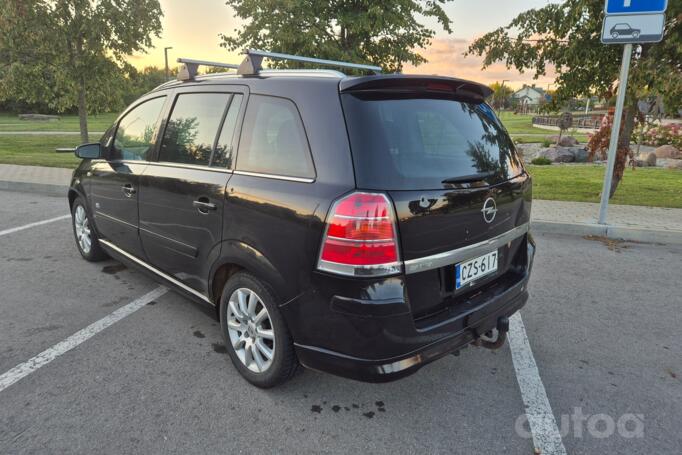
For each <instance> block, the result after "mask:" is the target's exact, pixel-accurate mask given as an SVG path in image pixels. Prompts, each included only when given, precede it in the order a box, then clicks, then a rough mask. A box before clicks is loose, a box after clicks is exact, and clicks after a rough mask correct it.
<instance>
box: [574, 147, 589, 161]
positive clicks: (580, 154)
mask: <svg viewBox="0 0 682 455" xmlns="http://www.w3.org/2000/svg"><path fill="white" fill-rule="evenodd" d="M569 150H570V151H571V153H572V154H573V158H574V161H575V162H576V163H587V156H588V155H589V152H588V151H587V149H586V148H585V147H570V148H569Z"/></svg>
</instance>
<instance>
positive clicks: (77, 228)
mask: <svg viewBox="0 0 682 455" xmlns="http://www.w3.org/2000/svg"><path fill="white" fill-rule="evenodd" d="M71 227H72V228H73V236H74V238H75V240H76V247H77V248H78V252H80V254H81V256H83V258H84V259H85V260H86V261H90V262H99V261H103V260H105V259H107V258H109V255H107V253H106V252H105V251H104V250H103V249H102V247H101V246H100V244H99V239H98V238H97V233H96V232H95V229H93V224H92V222H91V221H90V215H89V213H88V209H87V207H86V205H85V202H84V201H83V199H82V198H80V197H77V198H76V199H75V200H74V201H73V206H72V207H71Z"/></svg>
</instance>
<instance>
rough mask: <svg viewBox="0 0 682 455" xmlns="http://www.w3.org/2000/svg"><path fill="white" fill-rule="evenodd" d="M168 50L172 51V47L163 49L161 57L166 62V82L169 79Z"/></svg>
mask: <svg viewBox="0 0 682 455" xmlns="http://www.w3.org/2000/svg"><path fill="white" fill-rule="evenodd" d="M168 49H173V48H172V47H164V48H163V57H164V59H165V60H166V80H168V79H170V72H169V71H168Z"/></svg>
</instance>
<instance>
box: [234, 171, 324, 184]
mask: <svg viewBox="0 0 682 455" xmlns="http://www.w3.org/2000/svg"><path fill="white" fill-rule="evenodd" d="M233 173H234V174H236V175H248V176H250V177H263V178H266V179H274V180H287V181H289V182H300V183H313V182H314V181H315V179H314V178H306V177H289V176H288V175H279V174H263V173H260V172H250V171H239V170H236V171H233Z"/></svg>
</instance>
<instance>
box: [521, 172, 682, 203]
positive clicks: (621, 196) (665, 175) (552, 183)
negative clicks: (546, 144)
mask: <svg viewBox="0 0 682 455" xmlns="http://www.w3.org/2000/svg"><path fill="white" fill-rule="evenodd" d="M604 169H605V167H604V166H597V165H579V166H576V165H568V166H566V165H552V166H532V165H531V166H528V171H529V172H530V173H531V175H532V176H533V197H534V198H536V199H551V200H555V201H578V202H599V194H600V193H601V188H602V182H603V178H604ZM611 203H613V204H626V205H649V206H654V207H674V208H682V171H679V170H672V169H660V168H637V169H636V170H634V171H633V170H632V169H626V170H625V175H624V176H623V180H621V182H620V185H618V189H617V190H616V194H615V195H614V196H613V198H612V199H611Z"/></svg>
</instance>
